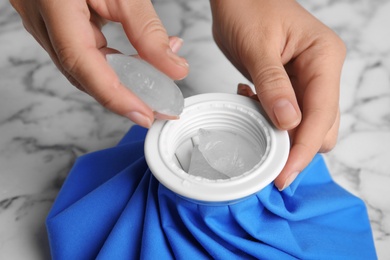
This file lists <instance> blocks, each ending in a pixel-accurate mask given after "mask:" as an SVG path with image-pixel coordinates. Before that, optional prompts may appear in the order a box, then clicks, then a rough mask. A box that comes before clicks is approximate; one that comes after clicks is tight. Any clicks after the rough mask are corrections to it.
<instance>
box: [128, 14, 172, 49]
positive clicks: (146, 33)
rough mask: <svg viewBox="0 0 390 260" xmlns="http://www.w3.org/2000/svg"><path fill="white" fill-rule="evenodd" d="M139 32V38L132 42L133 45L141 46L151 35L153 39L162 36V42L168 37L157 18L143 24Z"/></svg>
mask: <svg viewBox="0 0 390 260" xmlns="http://www.w3.org/2000/svg"><path fill="white" fill-rule="evenodd" d="M140 32H141V33H140V35H139V37H138V38H137V39H136V40H135V42H134V44H135V45H137V46H139V45H142V43H143V41H148V40H147V38H149V37H150V36H151V35H153V36H154V37H155V36H160V37H161V36H163V37H164V40H165V38H167V37H168V36H167V32H166V30H165V28H164V26H163V25H162V24H161V21H160V20H159V19H158V18H157V17H154V18H151V19H149V20H148V21H147V22H146V23H144V24H143V26H142V28H141V30H140Z"/></svg>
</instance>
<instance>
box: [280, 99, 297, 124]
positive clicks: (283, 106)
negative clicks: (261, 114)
mask: <svg viewBox="0 0 390 260" xmlns="http://www.w3.org/2000/svg"><path fill="white" fill-rule="evenodd" d="M274 114H275V116H276V119H277V120H278V122H279V126H280V127H281V128H283V129H290V128H291V127H294V126H296V125H297V123H298V122H299V117H298V113H297V111H296V110H295V108H294V106H293V105H292V104H291V103H290V102H289V101H288V100H287V99H280V100H278V101H277V102H276V104H275V105H274Z"/></svg>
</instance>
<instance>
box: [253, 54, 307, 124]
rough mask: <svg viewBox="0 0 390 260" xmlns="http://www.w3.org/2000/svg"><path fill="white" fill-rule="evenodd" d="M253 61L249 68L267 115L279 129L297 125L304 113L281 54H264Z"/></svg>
mask: <svg viewBox="0 0 390 260" xmlns="http://www.w3.org/2000/svg"><path fill="white" fill-rule="evenodd" d="M252 61H253V62H250V63H249V66H248V67H247V69H248V72H249V74H250V76H251V78H252V81H253V83H254V85H255V88H256V92H257V95H258V97H259V100H260V102H261V104H262V106H263V108H264V110H265V111H266V113H267V115H268V116H269V118H270V119H271V121H272V122H273V123H274V125H275V126H276V127H277V128H279V129H283V130H290V129H292V128H294V127H296V126H297V125H298V124H299V123H300V121H301V117H302V115H301V111H300V109H299V106H298V103H297V99H296V96H295V92H294V89H293V87H292V85H291V82H290V79H289V77H288V75H287V72H286V70H285V69H284V66H283V65H282V63H281V61H280V56H277V55H275V56H271V55H268V56H262V57H261V58H257V59H253V60H252Z"/></svg>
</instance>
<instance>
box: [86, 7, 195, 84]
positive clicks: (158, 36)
mask: <svg viewBox="0 0 390 260" xmlns="http://www.w3.org/2000/svg"><path fill="white" fill-rule="evenodd" d="M107 2H108V3H109V4H107V5H106V4H102V3H101V1H99V0H90V1H89V3H90V5H91V6H92V7H93V8H94V9H95V10H96V11H97V12H98V13H99V14H100V15H102V16H103V17H104V18H106V19H110V20H114V21H117V22H120V23H121V24H122V26H123V28H124V31H125V33H126V35H127V37H128V39H129V40H130V42H131V43H132V45H133V46H134V48H135V49H136V50H137V51H138V54H139V56H140V57H141V58H142V59H144V60H146V61H148V62H149V63H151V64H152V65H153V66H155V67H156V68H157V69H159V70H160V71H162V72H164V73H165V74H167V75H168V76H169V77H171V78H172V79H182V78H184V77H185V76H187V74H188V63H187V61H186V60H185V59H184V58H181V57H179V56H178V55H177V54H175V53H174V51H172V49H171V47H170V46H169V39H168V35H167V32H166V30H165V28H164V26H163V24H162V23H161V21H160V19H159V18H158V16H157V14H156V12H155V10H154V8H153V5H152V3H151V1H144V0H133V1H116V2H115V3H117V4H112V2H109V1H107Z"/></svg>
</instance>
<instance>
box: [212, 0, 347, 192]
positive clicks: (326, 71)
mask: <svg viewBox="0 0 390 260" xmlns="http://www.w3.org/2000/svg"><path fill="white" fill-rule="evenodd" d="M210 4H211V8H212V13H213V35H214V38H215V41H216V43H217V44H218V46H219V47H220V49H221V50H222V51H223V52H224V54H225V55H226V56H227V58H228V59H229V60H230V61H231V62H232V63H233V64H234V65H235V66H236V68H237V69H239V70H240V71H241V73H243V75H245V76H246V77H247V78H248V79H249V80H251V81H252V82H253V83H254V85H255V89H256V92H257V98H258V99H259V101H260V102H261V104H262V106H263V108H264V110H265V111H266V113H267V114H268V116H269V118H270V119H271V120H272V122H273V123H274V125H275V126H276V127H278V128H279V129H284V130H289V133H290V138H291V150H290V155H289V158H288V160H287V163H286V165H285V167H284V168H283V170H282V172H281V173H280V175H279V176H278V177H277V178H276V180H275V185H276V186H277V187H278V188H279V190H283V189H284V188H286V187H287V186H289V185H290V184H291V182H292V181H293V180H294V179H295V178H296V176H297V175H298V174H299V172H301V171H302V170H303V169H304V168H305V167H306V166H307V165H308V164H309V163H310V161H311V160H312V159H313V157H314V155H315V154H316V153H317V152H327V151H329V150H331V149H332V148H333V147H334V145H335V144H336V140H337V133H338V127H339V88H340V74H341V69H342V65H343V62H344V59H345V55H346V49H345V45H344V43H343V42H342V41H341V39H340V38H339V37H338V36H337V35H336V34H335V33H334V32H333V31H332V30H330V29H329V28H328V27H326V26H325V25H324V24H322V23H321V22H320V21H318V20H317V19H316V18H315V17H313V16H312V15H311V14H310V13H309V12H307V11H306V10H305V9H304V8H302V7H301V6H300V5H299V4H298V3H297V2H296V1H294V0H272V1H270V0H242V1H236V0H211V1H210ZM238 92H239V93H240V94H243V95H247V96H252V95H254V94H255V93H253V92H252V91H251V89H250V88H249V87H248V86H245V85H241V86H239V90H238Z"/></svg>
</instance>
